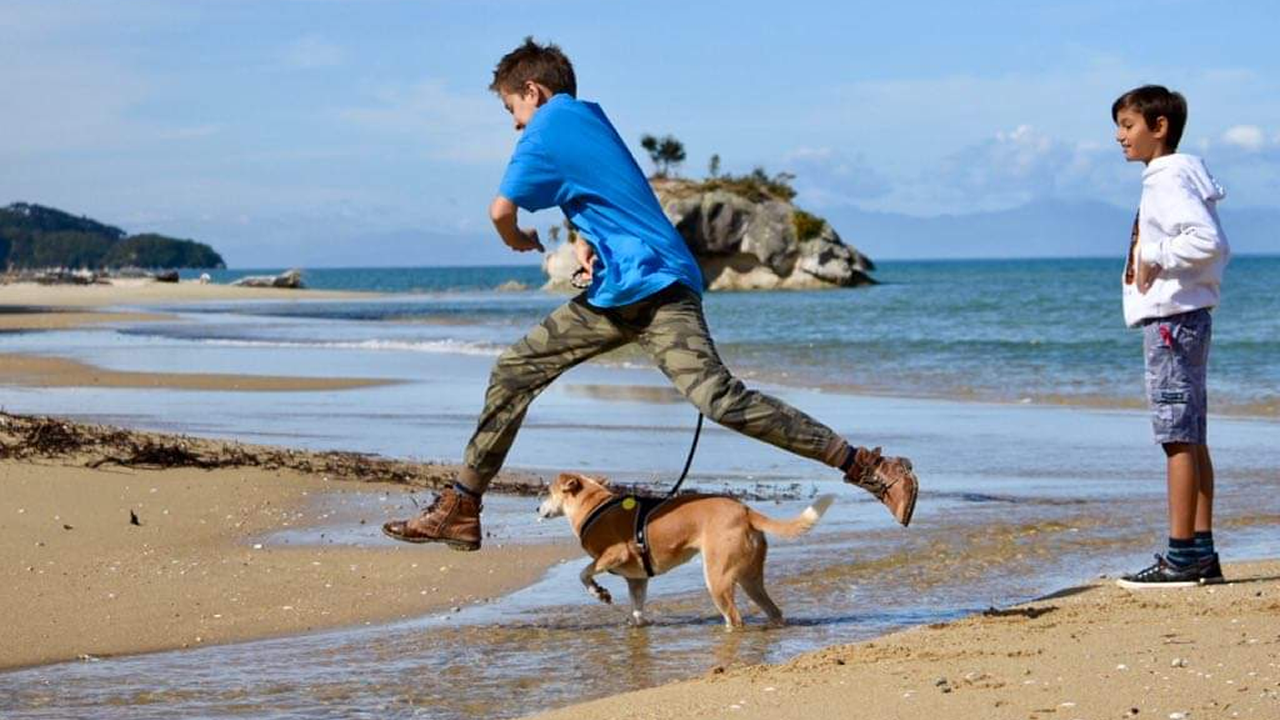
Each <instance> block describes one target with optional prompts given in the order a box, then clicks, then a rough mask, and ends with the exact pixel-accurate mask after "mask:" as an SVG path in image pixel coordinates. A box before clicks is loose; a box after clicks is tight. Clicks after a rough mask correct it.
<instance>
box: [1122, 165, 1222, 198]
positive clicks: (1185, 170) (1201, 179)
mask: <svg viewBox="0 0 1280 720" xmlns="http://www.w3.org/2000/svg"><path fill="white" fill-rule="evenodd" d="M1165 173H1168V174H1170V175H1176V176H1177V177H1179V178H1181V179H1182V181H1183V182H1184V183H1186V185H1187V186H1188V187H1190V188H1191V189H1192V190H1194V191H1195V192H1196V193H1197V194H1198V195H1199V196H1200V199H1201V200H1204V201H1206V202H1217V201H1219V200H1221V199H1223V198H1225V197H1226V196H1227V191H1226V190H1225V189H1224V188H1223V187H1222V186H1221V185H1219V184H1218V181H1217V180H1215V179H1214V177H1213V175H1211V174H1210V173H1209V168H1208V167H1206V166H1205V164H1204V160H1202V159H1200V158H1198V157H1196V156H1195V155H1183V154H1182V153H1174V154H1172V155H1162V156H1160V157H1158V158H1156V159H1155V160H1152V161H1151V162H1150V163H1148V164H1147V169H1146V170H1144V171H1143V172H1142V180H1143V182H1144V183H1147V182H1151V179H1152V178H1154V177H1155V176H1157V175H1163V174H1165ZM1161 179H1162V180H1163V178H1161Z"/></svg>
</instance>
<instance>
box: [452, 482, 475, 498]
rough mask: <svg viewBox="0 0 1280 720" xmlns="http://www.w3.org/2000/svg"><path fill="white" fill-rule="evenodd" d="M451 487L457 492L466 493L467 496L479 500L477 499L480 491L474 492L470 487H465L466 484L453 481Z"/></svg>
mask: <svg viewBox="0 0 1280 720" xmlns="http://www.w3.org/2000/svg"><path fill="white" fill-rule="evenodd" d="M453 489H454V490H457V491H458V492H460V493H462V494H463V495H466V496H467V497H470V498H474V499H476V500H479V499H480V493H478V492H476V491H475V490H472V489H471V488H469V487H467V486H466V485H463V484H462V483H460V482H456V483H454V484H453Z"/></svg>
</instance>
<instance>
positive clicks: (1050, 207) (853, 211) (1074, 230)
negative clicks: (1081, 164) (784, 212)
mask: <svg viewBox="0 0 1280 720" xmlns="http://www.w3.org/2000/svg"><path fill="white" fill-rule="evenodd" d="M1135 211H1136V208H1135V210H1133V211H1130V210H1124V209H1121V208H1117V207H1115V206H1113V205H1109V204H1107V203H1102V202H1086V201H1081V202H1069V201H1060V200H1044V201H1038V202H1033V203H1028V204H1027V205H1023V206H1021V207H1017V208H1013V209H1011V210H1002V211H998V212H982V213H973V214H967V215H939V216H934V217H915V216H911V215H901V214H896V213H879V212H868V211H865V210H859V209H857V208H849V207H845V208H828V209H826V210H825V211H824V212H823V213H822V214H823V215H824V217H826V219H827V220H828V221H829V222H830V223H831V224H832V226H833V227H835V229H836V231H837V232H839V233H840V235H841V236H842V237H843V238H844V240H845V242H846V243H849V244H850V245H853V246H854V247H856V248H858V250H859V251H860V252H862V253H864V254H866V255H868V256H870V257H871V258H872V259H873V260H885V259H949V258H1017V257H1110V256H1116V255H1118V256H1120V257H1123V256H1124V252H1125V249H1126V247H1127V246H1128V243H1129V229H1130V227H1131V226H1132V224H1133V213H1134V212H1135ZM1219 214H1220V216H1221V220H1222V224H1223V227H1224V229H1225V231H1226V234H1227V237H1228V239H1229V240H1230V243H1231V248H1232V252H1234V253H1236V254H1276V253H1280V210H1270V209H1265V208H1239V209H1237V208H1233V207H1231V206H1230V205H1229V204H1228V203H1224V204H1223V205H1222V206H1221V207H1220V208H1219Z"/></svg>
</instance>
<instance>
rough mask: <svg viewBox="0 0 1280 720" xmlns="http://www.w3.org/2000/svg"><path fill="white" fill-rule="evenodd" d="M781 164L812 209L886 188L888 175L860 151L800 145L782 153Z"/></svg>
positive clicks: (877, 193)
mask: <svg viewBox="0 0 1280 720" xmlns="http://www.w3.org/2000/svg"><path fill="white" fill-rule="evenodd" d="M783 164H784V167H786V169H787V170H788V172H791V173H793V174H794V175H795V176H796V179H795V183H794V184H795V187H796V190H797V191H798V193H799V195H800V199H801V200H802V201H803V202H804V203H805V204H809V205H812V206H813V207H816V208H823V207H831V206H834V205H845V204H852V203H856V202H857V201H860V200H867V199H871V198H876V197H879V196H881V195H884V194H885V193H887V192H888V191H889V180H888V178H886V177H885V176H884V175H883V174H882V173H880V172H878V171H876V169H875V168H873V167H872V166H871V165H870V164H869V163H868V162H867V160H866V158H865V157H864V156H862V155H860V154H856V155H850V154H848V153H845V152H842V151H839V150H834V149H832V148H829V147H820V148H812V147H801V148H797V149H795V150H793V151H791V152H790V153H788V154H787V155H786V156H784V157H783Z"/></svg>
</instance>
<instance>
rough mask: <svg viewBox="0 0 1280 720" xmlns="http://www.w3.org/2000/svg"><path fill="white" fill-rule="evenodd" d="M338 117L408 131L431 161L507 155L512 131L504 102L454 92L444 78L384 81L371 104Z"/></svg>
mask: <svg viewBox="0 0 1280 720" xmlns="http://www.w3.org/2000/svg"><path fill="white" fill-rule="evenodd" d="M338 116H339V118H341V119H342V120H345V121H347V122H349V123H351V124H353V125H357V126H359V127H361V128H364V129H366V130H374V131H377V132H381V133H385V134H391V135H400V136H406V137H407V138H408V142H410V143H411V145H416V146H417V147H419V148H421V149H422V151H423V152H425V153H426V155H427V156H428V157H430V158H432V159H435V160H449V161H454V162H461V163H493V162H496V161H502V160H505V159H506V158H507V157H509V156H510V154H511V149H512V146H513V145H514V144H515V139H516V134H515V133H514V132H513V131H512V129H511V118H510V117H509V116H508V115H507V114H506V111H504V110H503V109H502V104H501V103H500V102H499V101H498V100H497V98H496V97H495V96H493V95H491V94H489V93H458V92H454V91H452V90H450V89H449V88H448V87H447V86H446V84H445V83H444V82H443V81H440V80H424V81H422V82H419V83H416V84H413V85H396V86H384V87H382V88H381V89H379V90H377V91H376V92H374V93H373V103H372V104H370V105H368V106H365V107H352V108H345V109H342V110H340V111H338Z"/></svg>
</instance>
